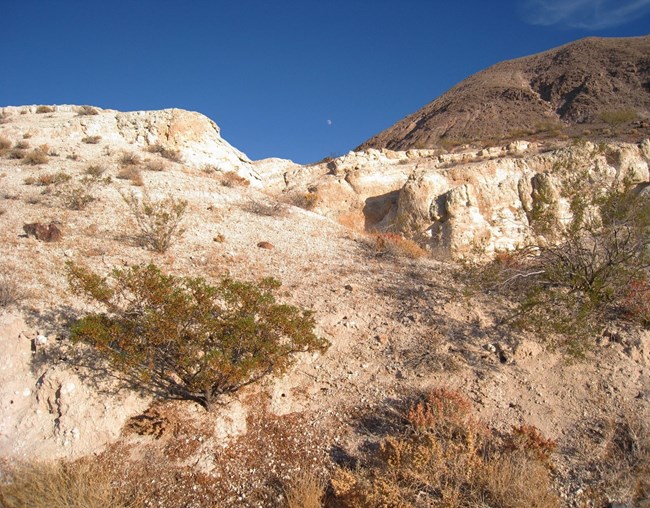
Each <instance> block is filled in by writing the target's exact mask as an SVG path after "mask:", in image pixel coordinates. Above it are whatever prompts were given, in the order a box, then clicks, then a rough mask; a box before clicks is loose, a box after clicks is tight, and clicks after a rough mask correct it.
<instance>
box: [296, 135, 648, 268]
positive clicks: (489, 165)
mask: <svg viewBox="0 0 650 508" xmlns="http://www.w3.org/2000/svg"><path fill="white" fill-rule="evenodd" d="M649 155H650V140H645V141H644V142H642V143H640V144H630V143H610V144H599V145H596V144H594V143H590V142H586V143H582V144H579V145H574V146H565V147H558V148H556V149H553V150H548V149H546V148H545V147H544V146H543V145H538V144H533V143H528V142H516V143H511V144H509V145H507V146H503V147H493V148H490V149H483V150H473V151H472V150H468V151H465V152H461V153H455V154H438V152H436V151H432V150H410V151H407V152H392V151H388V150H382V151H377V150H369V151H368V152H351V153H349V154H347V155H345V156H343V157H340V158H339V159H336V160H334V161H331V162H329V163H327V164H321V165H320V167H319V168H318V169H319V170H320V172H319V171H316V170H315V169H314V168H312V169H311V171H310V172H308V173H303V174H302V175H300V174H297V173H293V174H287V175H285V177H286V179H287V181H288V183H289V187H288V188H289V189H293V190H294V191H296V189H301V188H302V189H303V190H304V189H311V190H312V192H314V193H316V194H317V195H318V198H319V199H318V205H317V208H316V211H318V212H320V213H323V214H325V215H328V216H330V217H333V218H341V217H344V218H345V222H348V223H349V222H350V221H351V219H350V217H352V219H355V218H356V224H355V225H356V226H358V227H359V228H362V227H364V228H365V229H370V230H372V229H378V230H384V231H392V232H396V233H401V234H403V235H404V236H407V237H410V238H413V239H415V240H417V241H418V242H420V243H421V244H423V245H425V246H427V247H428V248H429V249H430V250H431V251H432V252H434V253H435V254H436V255H437V256H438V257H441V258H448V257H451V258H455V259H459V258H468V257H475V256H476V255H481V256H483V255H485V256H491V255H493V254H494V253H495V252H498V251H509V250H513V249H516V248H518V247H523V246H525V245H528V244H531V243H535V242H544V241H549V240H550V238H540V237H537V236H536V233H533V228H531V221H532V218H533V211H534V210H540V209H544V208H552V209H553V213H554V214H555V215H557V216H558V217H567V216H568V213H569V212H568V201H569V197H568V194H569V192H570V191H571V188H570V186H571V185H572V183H571V182H572V178H575V176H576V175H578V174H581V173H584V174H585V175H586V178H588V179H589V180H590V181H599V182H611V181H613V180H614V179H615V178H623V177H625V176H626V175H628V176H630V177H631V178H632V179H633V180H634V182H635V183H636V184H637V185H638V188H639V190H641V189H643V188H646V187H647V185H648V182H649V181H650V174H649V171H648V163H649V161H650V157H649ZM300 177H302V179H301V178H300ZM298 192H299V191H298ZM355 214H356V215H355Z"/></svg>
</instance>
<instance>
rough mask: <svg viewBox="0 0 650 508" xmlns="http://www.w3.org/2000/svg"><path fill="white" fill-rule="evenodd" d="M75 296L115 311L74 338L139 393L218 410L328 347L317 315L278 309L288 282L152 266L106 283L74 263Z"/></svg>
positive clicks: (80, 324)
mask: <svg viewBox="0 0 650 508" xmlns="http://www.w3.org/2000/svg"><path fill="white" fill-rule="evenodd" d="M67 270H68V278H69V281H70V285H71V288H72V290H73V291H74V292H75V293H77V294H80V295H84V296H86V297H88V298H89V299H90V300H92V301H94V302H95V303H98V304H100V305H102V306H103V307H104V308H105V309H106V311H107V313H101V314H90V315H88V316H85V317H83V318H82V319H80V320H79V321H77V322H76V323H75V324H74V326H73V327H72V330H71V333H72V338H73V340H74V341H82V342H85V343H88V344H90V345H92V346H94V347H96V348H97V350H98V351H99V352H100V353H102V354H103V355H105V356H106V357H107V358H108V359H109V360H110V362H111V364H112V365H113V366H114V367H115V368H117V369H119V370H120V371H122V372H124V373H125V374H127V375H128V376H130V378H131V379H132V380H133V382H134V383H137V385H139V386H140V387H142V388H144V389H147V390H150V391H153V392H156V393H159V394H161V395H164V396H166V397H171V398H181V399H185V400H193V401H196V402H198V403H200V404H201V405H203V406H205V407H206V408H207V409H212V408H214V407H215V405H216V404H218V403H219V402H220V400H221V397H222V396H224V395H226V394H229V393H233V392H235V391H237V390H239V389H240V388H242V387H244V386H246V385H248V384H251V383H253V382H256V381H258V380H260V379H262V378H263V377H265V376H268V375H271V374H274V373H278V372H282V371H283V370H284V369H285V368H286V367H287V366H288V365H290V364H291V363H292V359H293V356H294V355H295V353H298V352H301V351H314V350H324V349H326V348H327V345H328V344H327V342H326V341H324V340H322V339H319V338H318V337H317V336H316V335H315V334H314V324H315V323H314V319H313V316H312V314H311V313H310V312H308V311H305V310H301V309H299V308H297V307H293V306H290V305H284V304H278V303H276V300H275V297H274V295H273V292H274V290H276V289H277V288H278V287H279V286H280V283H279V282H278V281H276V280H273V279H264V280H262V281H260V282H258V283H256V284H254V283H247V282H239V281H235V280H232V279H230V278H227V277H226V278H223V279H221V280H220V281H219V283H218V284H217V285H216V286H212V285H210V284H208V283H207V282H206V281H205V280H204V279H202V278H189V277H186V278H180V277H174V276H171V275H165V274H163V273H162V272H161V271H160V269H159V268H157V267H156V266H154V265H152V264H150V265H147V266H134V267H130V268H128V269H125V270H120V269H114V270H113V271H112V273H111V274H110V277H107V278H103V277H101V276H100V275H98V274H96V273H94V272H92V271H91V270H89V269H87V268H85V267H82V266H79V265H75V264H73V263H68V265H67Z"/></svg>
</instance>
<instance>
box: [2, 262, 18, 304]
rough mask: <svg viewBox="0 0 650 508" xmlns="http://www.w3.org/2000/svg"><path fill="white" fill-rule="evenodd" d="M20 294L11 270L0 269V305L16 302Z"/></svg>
mask: <svg viewBox="0 0 650 508" xmlns="http://www.w3.org/2000/svg"><path fill="white" fill-rule="evenodd" d="M22 296H23V295H22V292H21V290H20V288H19V286H18V283H17V282H16V279H15V278H14V276H13V275H12V272H10V271H9V270H6V269H2V270H0V307H9V306H10V305H12V304H14V303H17V302H18V301H19V300H20V299H21V298H22Z"/></svg>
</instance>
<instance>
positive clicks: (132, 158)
mask: <svg viewBox="0 0 650 508" xmlns="http://www.w3.org/2000/svg"><path fill="white" fill-rule="evenodd" d="M119 163H120V166H126V167H128V166H137V165H138V164H140V157H139V156H138V154H135V153H133V152H124V153H123V154H122V155H121V157H120V159H119Z"/></svg>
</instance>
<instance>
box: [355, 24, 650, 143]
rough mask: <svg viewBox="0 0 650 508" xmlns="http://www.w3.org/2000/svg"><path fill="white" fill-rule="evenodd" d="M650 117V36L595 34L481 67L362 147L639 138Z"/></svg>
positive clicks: (649, 130) (648, 126) (648, 128)
mask: <svg viewBox="0 0 650 508" xmlns="http://www.w3.org/2000/svg"><path fill="white" fill-rule="evenodd" d="M649 122H650V36H645V37H634V38H619V39H605V38H595V37H592V38H587V39H582V40H579V41H576V42H573V43H570V44H567V45H565V46H562V47H559V48H555V49H552V50H550V51H546V52H544V53H540V54H537V55H532V56H528V57H524V58H519V59H516V60H510V61H507V62H502V63H499V64H496V65H494V66H492V67H490V68H488V69H486V70H484V71H482V72H479V73H477V74H475V75H473V76H471V77H469V78H467V79H465V80H464V81H462V82H461V83H459V84H458V85H456V86H455V87H454V88H452V89H451V90H449V91H448V92H446V93H444V94H443V95H441V96H440V97H438V98H437V99H435V100H434V101H433V102H431V103H429V104H427V105H426V106H424V107H423V108H422V109H420V110H419V111H417V112H415V113H413V114H412V115H409V116H408V117H406V118H404V119H403V120H401V121H399V122H398V123H396V124H395V125H393V126H392V127H390V128H388V129H386V130H385V131H383V132H381V133H380V134H378V135H377V136H375V137H373V138H371V139H369V140H368V141H366V142H365V143H363V144H362V145H361V146H360V147H359V149H362V150H363V149H367V148H389V149H391V150H407V149H410V148H435V147H439V146H445V147H450V146H455V145H457V144H462V143H472V142H476V143H479V144H481V143H490V142H497V143H498V142H500V141H503V140H509V139H513V138H517V137H522V136H529V137H530V136H536V137H538V138H539V137H557V136H560V135H563V134H565V135H567V134H568V135H571V136H574V135H586V136H590V137H594V136H599V137H603V138H610V139H611V138H618V139H626V140H631V141H638V140H639V139H641V138H642V137H644V136H645V137H647V136H648V133H650V123H649Z"/></svg>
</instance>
